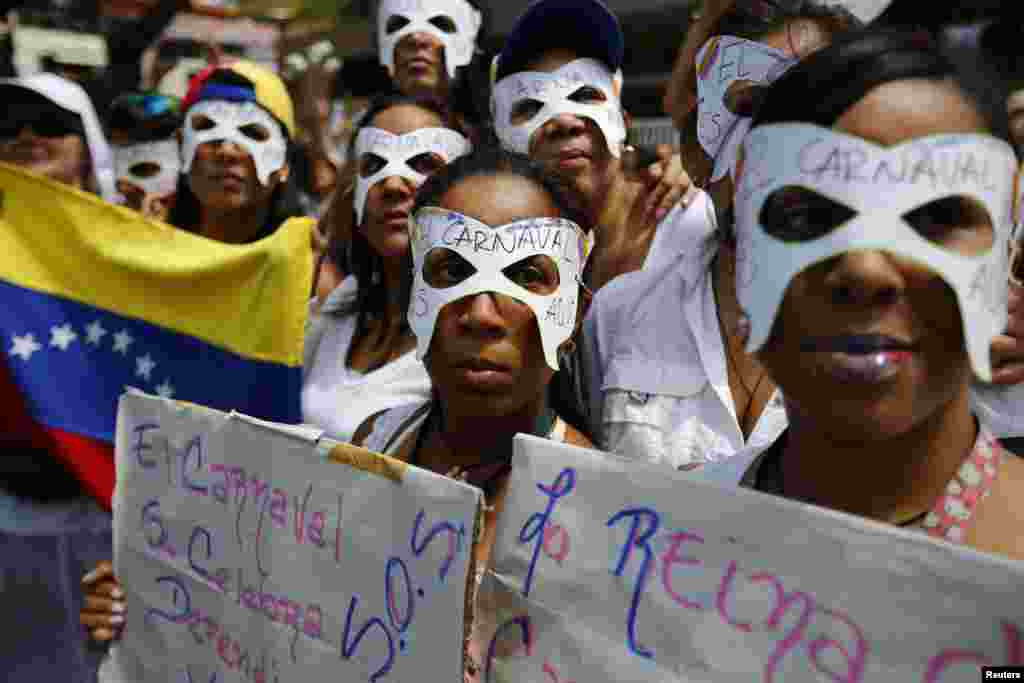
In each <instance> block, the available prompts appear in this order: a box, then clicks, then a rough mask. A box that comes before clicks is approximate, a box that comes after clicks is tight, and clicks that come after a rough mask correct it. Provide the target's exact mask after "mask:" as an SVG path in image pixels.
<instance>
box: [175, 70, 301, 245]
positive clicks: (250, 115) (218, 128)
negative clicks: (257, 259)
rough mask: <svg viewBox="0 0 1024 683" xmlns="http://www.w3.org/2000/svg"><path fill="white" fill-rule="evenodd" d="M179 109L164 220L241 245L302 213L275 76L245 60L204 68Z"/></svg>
mask: <svg viewBox="0 0 1024 683" xmlns="http://www.w3.org/2000/svg"><path fill="white" fill-rule="evenodd" d="M182 110H183V112H184V123H183V124H182V130H181V139H182V145H181V160H182V175H181V178H180V180H179V182H178V188H177V193H176V199H175V203H174V208H173V210H172V211H171V213H170V216H169V218H168V222H169V223H171V224H172V225H174V226H176V227H178V228H182V229H184V230H189V231H192V232H195V233H198V234H200V235H202V236H204V237H208V238H210V239H214V240H217V241H220V242H228V243H234V244H245V243H248V242H253V241H255V240H258V239H260V238H262V237H266V236H267V235H269V234H270V233H272V232H274V231H275V230H277V228H278V227H280V226H281V224H282V223H284V221H286V220H287V219H289V218H292V217H296V216H301V215H302V210H301V208H300V206H299V204H298V196H297V194H296V188H295V186H294V183H293V182H291V180H290V176H289V172H290V168H289V166H288V150H289V146H290V145H291V144H292V139H293V138H294V134H295V110H294V107H293V105H292V100H291V97H290V96H289V95H288V91H287V89H286V88H285V86H284V83H283V82H282V81H281V79H280V78H278V77H277V75H276V74H274V73H273V72H271V71H269V70H268V69H266V68H264V67H262V66H259V65H257V64H253V63H251V62H246V61H243V60H236V61H230V62H227V63H220V64H217V65H215V66H212V67H209V68H207V69H206V70H204V71H203V72H201V73H200V74H199V75H198V76H196V77H195V78H194V79H193V81H192V84H191V85H190V88H189V93H188V95H187V96H186V97H185V100H184V102H183V103H182Z"/></svg>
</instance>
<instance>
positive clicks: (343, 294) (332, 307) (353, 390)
mask: <svg viewBox="0 0 1024 683" xmlns="http://www.w3.org/2000/svg"><path fill="white" fill-rule="evenodd" d="M355 295H356V279H355V277H354V276H349V277H347V278H345V280H344V281H343V282H342V283H341V284H340V285H338V287H337V288H335V290H334V291H333V292H331V294H330V295H329V296H328V297H327V299H326V300H325V301H324V303H323V305H322V306H321V308H320V311H319V313H316V314H313V315H312V317H311V319H310V323H309V327H308V329H307V332H306V348H305V363H304V365H303V377H302V419H303V422H305V423H306V424H310V425H314V426H316V427H319V428H320V429H323V430H324V432H325V435H326V436H328V437H330V438H332V439H335V440H337V441H344V442H351V441H352V436H353V435H354V434H355V431H356V429H358V428H359V425H361V424H362V423H363V422H364V421H365V420H366V419H367V418H368V417H370V416H371V415H375V414H377V413H379V412H381V411H384V410H389V409H391V408H396V407H398V406H403V405H406V404H420V403H423V402H424V401H427V400H429V399H430V376H429V375H428V374H427V369H426V367H425V366H424V365H423V363H422V362H420V361H419V360H417V359H416V352H415V350H411V351H409V352H408V353H406V354H404V355H403V356H401V357H400V358H397V359H395V360H393V361H391V362H390V363H388V364H386V365H383V366H381V367H380V368H377V369H376V370H372V371H371V372H367V373H363V372H359V371H357V370H353V369H352V368H350V367H348V366H347V364H346V360H347V358H348V351H349V347H350V346H351V345H352V337H353V335H354V334H355V330H356V322H357V318H358V315H356V314H354V313H349V312H347V307H348V305H349V304H351V302H352V300H353V299H354V298H355Z"/></svg>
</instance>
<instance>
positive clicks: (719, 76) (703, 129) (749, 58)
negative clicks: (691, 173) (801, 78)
mask: <svg viewBox="0 0 1024 683" xmlns="http://www.w3.org/2000/svg"><path fill="white" fill-rule="evenodd" d="M797 61H798V60H797V59H796V58H795V57H791V56H790V55H787V54H786V53H785V52H782V51H781V50H776V49H774V48H771V47H768V46H767V45H763V44H761V43H758V42H755V41H752V40H744V39H743V38H736V37H735V36H715V37H713V38H711V39H710V40H708V42H706V43H704V46H703V47H702V48H701V49H700V52H698V53H697V67H696V68H697V139H698V140H699V141H700V146H701V147H702V148H704V151H705V152H707V154H708V156H709V157H711V158H712V159H713V160H714V162H715V167H714V170H713V171H712V173H711V180H712V181H718V180H721V179H722V178H724V177H725V175H726V174H727V173H731V172H732V170H733V167H734V166H735V165H736V152H737V150H738V149H739V147H740V144H741V143H742V142H743V138H744V137H745V136H746V134H747V132H748V131H749V130H750V124H751V122H752V119H751V117H750V115H752V114H753V113H754V112H749V113H748V115H743V114H742V113H740V112H737V111H733V110H734V109H736V108H737V104H738V101H737V99H738V98H737V97H736V90H738V88H737V89H735V90H734V93H733V96H732V97H730V93H729V88H730V87H731V86H732V85H733V84H735V83H743V82H750V83H753V84H756V85H757V86H767V85H769V84H771V83H773V82H774V81H775V80H777V79H778V78H779V77H780V76H782V74H784V73H785V72H786V71H787V70H788V69H789V68H790V67H791V66H793V65H794V64H796V63H797ZM739 99H742V98H739ZM755 99H756V98H755Z"/></svg>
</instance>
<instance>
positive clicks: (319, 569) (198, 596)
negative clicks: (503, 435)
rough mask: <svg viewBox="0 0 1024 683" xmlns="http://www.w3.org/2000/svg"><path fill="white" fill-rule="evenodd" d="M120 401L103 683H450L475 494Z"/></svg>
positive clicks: (275, 435)
mask: <svg viewBox="0 0 1024 683" xmlns="http://www.w3.org/2000/svg"><path fill="white" fill-rule="evenodd" d="M331 460H335V461H336V462H331V461H328V460H326V459H325V458H324V457H323V456H322V455H319V454H318V453H317V452H316V449H315V446H314V445H313V444H312V442H310V441H309V440H306V439H303V438H301V437H297V436H293V435H289V434H285V433H282V432H279V431H276V430H272V429H268V428H266V427H265V426H261V425H257V424H253V423H251V422H249V421H247V420H245V419H243V418H240V417H237V416H235V417H229V416H226V415H224V414H222V413H217V412H215V411H208V410H206V409H201V408H196V407H184V406H180V405H176V404H173V403H170V402H168V401H163V400H160V399H154V398H150V397H146V396H144V395H142V394H138V393H134V392H133V393H129V394H126V395H125V396H124V397H123V398H122V401H121V406H120V414H119V424H118V442H117V471H118V484H117V493H116V503H115V505H116V508H115V510H116V512H115V538H116V540H115V547H116V550H115V555H116V564H117V573H118V576H119V578H120V579H121V580H122V582H123V584H124V585H125V589H126V592H127V594H128V598H127V600H128V605H127V607H128V620H127V622H128V625H127V626H126V628H125V632H124V637H123V640H122V642H121V644H120V645H119V647H118V648H117V652H116V654H115V656H114V659H113V660H112V663H111V664H110V665H108V669H107V673H109V674H110V675H109V676H108V677H107V680H109V681H114V680H119V681H124V682H135V681H138V682H140V683H141V681H147V682H149V681H175V682H177V681H187V682H190V683H199V682H200V681H201V682H202V683H235V682H241V681H249V682H252V683H285V682H289V681H303V683H306V682H319V681H324V682H325V683H326V682H328V681H330V682H331V683H336V682H337V681H339V680H345V681H389V680H390V681H406V680H414V679H418V678H419V677H420V676H427V678H426V679H425V680H449V681H454V680H460V679H461V676H462V650H463V647H462V641H463V626H462V625H463V620H464V619H463V616H464V615H463V613H464V609H465V595H466V593H465V589H466V577H467V571H468V562H469V558H470V554H471V550H472V542H471V541H472V538H473V529H474V524H475V520H476V515H477V508H478V505H479V493H478V492H477V491H476V490H474V489H472V488H470V487H468V486H465V485H461V484H458V483H456V482H452V481H449V480H447V479H444V478H442V477H438V476H435V475H432V474H430V473H427V472H424V471H421V470H418V469H415V468H411V467H406V466H404V465H402V464H401V463H397V462H396V461H393V460H390V459H385V458H383V457H382V456H377V455H375V454H372V453H368V452H366V451H360V450H358V449H353V448H351V447H348V446H337V447H335V448H334V450H333V451H332V452H331Z"/></svg>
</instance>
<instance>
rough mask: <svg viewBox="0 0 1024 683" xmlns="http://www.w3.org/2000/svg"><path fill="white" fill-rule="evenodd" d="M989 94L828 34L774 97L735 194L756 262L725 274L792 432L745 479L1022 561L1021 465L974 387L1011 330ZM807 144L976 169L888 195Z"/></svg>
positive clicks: (917, 53) (929, 60)
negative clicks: (976, 404)
mask: <svg viewBox="0 0 1024 683" xmlns="http://www.w3.org/2000/svg"><path fill="white" fill-rule="evenodd" d="M851 74H852V76H851ZM991 94H992V93H991V92H989V82H988V81H987V80H982V79H978V78H977V76H976V75H972V74H969V73H967V74H965V72H964V71H963V70H962V67H960V66H959V65H955V63H954V61H952V60H951V59H950V58H949V56H947V55H946V54H944V53H943V52H942V51H941V50H940V49H938V48H937V46H936V44H935V43H934V42H932V41H929V40H927V39H926V38H923V37H922V36H921V34H907V33H904V32H892V31H886V32H874V33H867V34H864V35H861V36H853V37H851V38H848V39H844V40H840V41H839V42H837V43H835V44H834V45H832V46H831V47H829V48H827V49H825V50H822V51H821V52H818V53H817V54H815V55H814V56H812V57H810V58H808V59H806V60H805V61H804V62H803V63H801V64H800V65H798V66H796V67H795V68H794V69H793V70H791V71H790V72H789V73H787V74H786V75H785V76H783V77H782V78H781V79H779V80H778V82H776V83H775V84H774V85H773V86H772V88H771V89H770V90H769V92H768V94H767V97H766V99H765V100H764V102H763V105H762V106H761V108H760V110H759V112H758V114H757V115H756V116H755V119H754V124H753V128H752V131H751V133H750V135H749V136H748V137H747V140H746V142H745V144H744V147H745V149H744V154H743V157H742V173H740V172H739V171H738V172H737V176H738V179H737V189H736V204H737V206H736V216H737V222H736V244H737V250H739V251H741V252H743V253H753V252H754V251H759V252H763V253H764V258H763V259H761V260H759V262H758V263H757V265H756V266H755V265H754V264H752V263H750V262H746V263H740V264H739V265H738V267H737V280H736V283H737V288H738V291H739V301H740V304H741V305H742V306H743V307H744V308H745V309H746V310H747V311H748V312H749V314H750V317H751V330H752V332H751V338H750V340H749V342H748V348H750V349H751V350H754V351H756V352H757V355H758V357H759V358H760V359H761V361H762V363H763V364H764V366H765V367H766V368H767V369H768V371H769V372H770V373H771V374H772V377H774V378H775V379H776V381H777V382H778V385H779V387H780V388H781V389H782V390H783V391H784V392H785V396H786V412H787V414H788V415H789V416H790V424H789V428H788V429H787V430H786V431H785V432H784V433H783V434H782V436H781V437H780V438H779V439H778V440H777V441H776V442H775V444H774V445H773V446H772V447H771V448H770V449H769V450H767V451H765V452H764V453H762V454H761V455H760V456H759V457H758V458H757V460H756V461H755V462H754V463H753V465H752V466H751V467H750V468H749V469H748V470H747V472H746V473H745V476H744V479H743V483H744V485H746V486H751V487H753V488H756V489H758V490H761V491H766V492H770V493H774V494H776V495H781V496H784V497H787V498H793V499H797V500H801V501H805V502H809V503H814V504H816V505H821V506H824V507H828V508H832V509H836V510H841V511H844V512H849V513H852V514H856V515H860V516H863V517H868V518H871V519H874V520H877V521H880V522H884V523H889V524H894V525H898V526H904V527H911V528H919V529H922V530H923V531H925V532H926V533H928V534H929V535H931V536H934V537H937V538H942V539H944V540H947V541H950V542H953V543H963V544H966V545H969V546H971V547H973V548H976V549H978V550H984V551H987V552H993V553H999V554H1003V555H1006V556H1009V557H1012V558H1015V559H1024V540H1022V537H1021V534H1020V528H1021V524H1022V523H1024V501H1022V499H1021V496H1020V492H1021V491H1022V490H1024V462H1021V461H1020V460H1019V459H1017V458H1015V457H1011V456H1009V455H1008V454H1007V453H1006V452H1005V451H1004V450H1003V449H1002V448H1001V447H1000V445H999V443H998V441H996V439H995V437H994V436H993V434H992V432H991V430H990V429H989V427H988V425H987V424H986V423H985V421H984V419H983V417H982V416H981V415H977V414H973V413H972V409H971V401H970V397H969V384H970V381H971V377H972V374H973V375H975V376H979V377H983V378H984V377H987V376H988V375H990V374H991V373H992V369H993V368H992V362H991V359H990V353H989V349H990V345H991V343H992V341H993V339H995V338H996V336H997V335H998V334H999V332H1000V331H1001V330H1002V328H1003V325H1004V324H1005V319H1006V310H1005V301H1006V287H1007V275H1008V272H1007V267H1008V259H1007V253H1008V247H1009V240H1010V235H1011V232H1012V224H1011V209H1010V207H1011V205H1012V199H1013V193H1014V177H1015V175H1016V171H1017V168H1018V160H1017V158H1016V156H1015V154H1014V152H1013V149H1012V147H1011V146H1010V145H1009V144H1007V141H1006V140H1007V137H1008V135H1007V133H1008V126H1007V121H1006V114H1005V108H1004V103H1003V100H1002V98H999V99H997V100H995V101H993V98H992V97H991ZM801 98H809V99H810V100H811V101H814V102H817V103H819V104H818V106H816V107H813V108H812V107H806V106H803V105H802V104H801ZM814 141H817V142H818V143H821V144H823V145H824V146H827V145H842V146H843V148H844V149H846V150H849V153H850V154H853V153H855V152H857V153H859V154H862V155H864V156H863V158H864V159H866V162H867V167H868V168H870V166H871V165H874V166H876V167H877V166H878V164H880V163H888V162H889V161H891V160H892V159H893V155H894V154H897V153H898V151H897V150H899V149H903V150H907V153H912V150H921V151H918V152H917V154H918V155H927V157H926V158H929V159H930V158H932V155H934V158H935V159H936V163H938V162H939V158H940V157H944V158H946V159H947V160H951V159H953V158H956V159H959V160H964V159H967V158H971V159H974V160H975V161H976V162H978V163H980V164H983V165H984V169H985V170H984V172H983V174H971V173H966V174H961V175H959V176H956V175H953V176H950V177H948V178H946V179H944V180H943V181H942V182H938V183H936V182H933V181H930V180H929V179H928V177H927V176H923V177H919V178H917V179H916V181H914V182H910V183H907V182H905V181H904V182H900V181H898V180H894V181H893V182H891V183H885V181H884V180H883V181H881V182H882V183H884V184H886V185H887V187H886V190H887V191H888V194H887V195H886V201H885V202H884V203H883V202H878V201H877V198H878V190H879V188H878V187H877V184H878V183H877V182H876V181H873V180H870V179H869V180H867V182H863V181H861V182H858V181H856V180H855V181H854V182H847V181H845V180H843V179H842V178H841V177H838V176H836V175H835V174H833V173H831V172H830V171H825V172H824V173H818V172H817V171H816V170H815V169H814V167H813V166H812V167H811V170H810V171H809V172H808V171H807V170H806V169H807V168H808V166H807V162H808V161H809V159H808V157H817V155H816V154H815V153H814V152H813V151H809V150H808V144H810V143H813V142H814ZM910 143H913V144H914V145H915V146H914V147H911V146H910ZM802 152H805V153H806V154H804V156H803V157H800V155H801V153H802ZM919 158H921V157H920V156H919ZM801 159H802V161H801ZM821 160H822V159H820V158H818V159H816V161H821ZM810 161H811V163H815V160H810ZM802 164H803V165H802ZM861 177H866V176H861ZM951 191H952V192H955V194H950V192H951ZM855 217H856V220H855V221H853V220H851V219H854V218H855ZM862 217H863V220H860V219H861V218H862ZM840 233H841V234H840Z"/></svg>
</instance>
